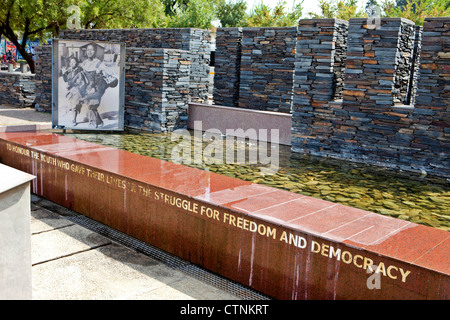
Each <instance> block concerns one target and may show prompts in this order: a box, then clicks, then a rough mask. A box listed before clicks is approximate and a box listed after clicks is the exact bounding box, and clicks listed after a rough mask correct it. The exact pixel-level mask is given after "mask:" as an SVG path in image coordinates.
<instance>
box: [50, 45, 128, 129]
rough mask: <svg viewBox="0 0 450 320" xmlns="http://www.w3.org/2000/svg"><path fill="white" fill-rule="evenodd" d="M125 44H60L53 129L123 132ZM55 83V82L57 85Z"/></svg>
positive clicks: (56, 54)
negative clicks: (55, 127) (54, 126)
mask: <svg viewBox="0 0 450 320" xmlns="http://www.w3.org/2000/svg"><path fill="white" fill-rule="evenodd" d="M122 46H123V45H122V44H117V43H107V42H87V41H72V40H58V41H55V42H54V47H53V50H56V52H54V53H53V55H54V59H55V58H56V62H57V63H56V64H55V65H54V68H56V70H53V77H55V75H57V78H58V79H57V87H56V88H54V93H55V91H56V94H57V103H56V104H55V103H54V109H56V110H53V112H54V115H53V118H54V125H55V120H57V124H56V125H57V126H58V127H63V128H72V129H88V130H122V129H123V97H122V95H123V94H122V92H123V88H121V86H122V85H123V82H122V81H121V77H122V76H123V74H122V72H121V70H123V68H122V66H123V57H122V55H123V53H124V50H123V48H122ZM54 83H55V82H54Z"/></svg>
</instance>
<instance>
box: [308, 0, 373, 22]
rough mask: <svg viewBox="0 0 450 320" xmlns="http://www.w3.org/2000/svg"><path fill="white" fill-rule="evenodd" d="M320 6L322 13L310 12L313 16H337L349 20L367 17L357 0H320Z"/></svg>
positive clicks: (328, 17)
mask: <svg viewBox="0 0 450 320" xmlns="http://www.w3.org/2000/svg"><path fill="white" fill-rule="evenodd" d="M319 7H320V10H321V14H317V13H314V12H310V13H309V15H310V16H311V17H312V18H315V19H320V18H327V19H331V18H336V19H342V20H349V19H350V18H362V17H367V14H366V13H365V12H364V10H362V9H359V8H358V1H357V0H332V1H327V0H319Z"/></svg>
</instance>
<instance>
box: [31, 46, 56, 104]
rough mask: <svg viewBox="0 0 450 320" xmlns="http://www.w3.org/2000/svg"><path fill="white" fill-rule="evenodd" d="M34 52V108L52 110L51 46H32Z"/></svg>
mask: <svg viewBox="0 0 450 320" xmlns="http://www.w3.org/2000/svg"><path fill="white" fill-rule="evenodd" d="M34 53H35V62H34V63H35V74H36V75H35V84H36V89H35V90H36V91H35V92H36V99H35V109H36V111H40V112H52V46H51V45H43V46H36V47H34Z"/></svg>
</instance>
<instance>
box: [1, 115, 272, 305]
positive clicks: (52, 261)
mask: <svg viewBox="0 0 450 320" xmlns="http://www.w3.org/2000/svg"><path fill="white" fill-rule="evenodd" d="M36 129H41V130H44V129H45V130H48V129H51V115H50V114H47V113H39V112H36V111H34V109H30V108H21V109H19V108H14V107H8V106H0V131H27V130H36ZM31 209H32V212H31V231H32V235H31V245H32V248H31V253H32V299H36V300H41V299H46V300H81V299H82V300H103V299H105V300H106V299H108V300H109V299H133V300H141V299H142V300H144V299H147V300H241V299H250V300H251V299H265V297H264V296H263V295H260V294H259V293H256V292H254V291H253V290H249V289H248V288H245V287H243V286H241V285H239V284H236V283H233V282H231V281H228V280H227V279H223V278H222V277H219V276H217V275H215V274H211V273H209V272H207V271H206V270H203V269H201V268H199V267H197V266H194V265H192V264H190V263H189V262H187V261H183V260H181V259H178V258H176V257H171V256H170V255H168V254H167V253H164V252H162V251H158V249H156V248H152V247H150V246H147V245H145V244H144V245H143V244H142V243H137V245H136V243H135V241H136V240H135V239H134V240H133V239H132V238H131V239H127V238H126V237H125V238H124V237H123V236H122V235H120V234H119V235H118V236H116V238H114V234H115V233H114V232H115V231H114V230H108V229H107V228H108V227H106V226H103V225H100V224H98V223H96V222H93V221H92V220H91V221H89V219H88V218H86V217H83V216H81V215H78V214H76V213H74V212H72V211H70V210H68V209H66V208H62V207H60V206H58V205H56V204H54V203H52V202H50V201H48V200H45V199H42V198H40V197H37V196H35V195H32V203H31ZM74 221H75V222H74ZM79 222H81V223H79ZM83 224H84V225H83ZM108 235H109V236H108ZM117 239H119V240H120V241H119V240H117ZM123 239H125V240H124V241H121V240H123ZM127 241H128V242H127ZM129 243H131V244H132V245H131V246H130V245H128V244H129ZM133 243H134V245H135V246H137V249H136V248H134V247H133ZM155 249H156V250H155ZM138 251H139V252H138ZM141 252H143V253H141Z"/></svg>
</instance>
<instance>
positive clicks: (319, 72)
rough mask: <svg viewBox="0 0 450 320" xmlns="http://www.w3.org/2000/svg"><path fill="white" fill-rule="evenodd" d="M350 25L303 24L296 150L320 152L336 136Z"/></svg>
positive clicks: (339, 22)
mask: <svg viewBox="0 0 450 320" xmlns="http://www.w3.org/2000/svg"><path fill="white" fill-rule="evenodd" d="M347 27H348V23H347V21H344V20H338V19H309V20H300V21H299V27H298V36H297V46H296V59H295V75H294V88H293V90H294V98H293V107H292V130H291V133H292V146H293V150H297V151H302V150H303V149H304V148H307V149H308V150H309V151H311V150H314V151H313V152H318V150H319V149H321V148H323V147H324V146H326V144H322V143H321V142H320V141H321V140H323V139H328V138H329V135H330V134H331V133H332V131H333V128H332V118H333V110H332V108H330V104H329V102H330V101H332V100H335V99H339V98H340V97H341V94H342V88H343V71H344V69H345V51H346V39H347V36H346V35H347Z"/></svg>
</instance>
